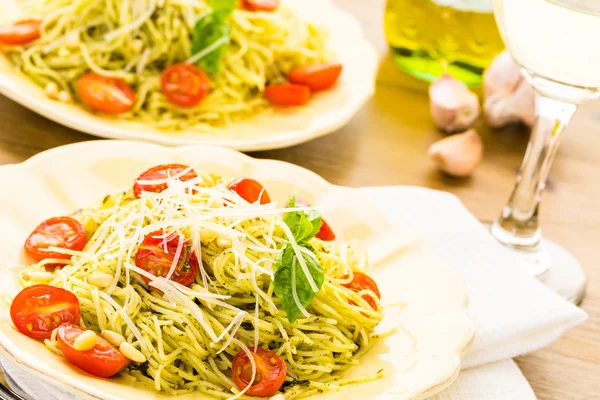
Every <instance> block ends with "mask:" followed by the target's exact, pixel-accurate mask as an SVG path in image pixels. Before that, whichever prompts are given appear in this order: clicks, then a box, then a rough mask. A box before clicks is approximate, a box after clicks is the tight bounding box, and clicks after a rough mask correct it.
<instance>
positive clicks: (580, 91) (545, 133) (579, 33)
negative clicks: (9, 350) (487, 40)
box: [491, 0, 600, 302]
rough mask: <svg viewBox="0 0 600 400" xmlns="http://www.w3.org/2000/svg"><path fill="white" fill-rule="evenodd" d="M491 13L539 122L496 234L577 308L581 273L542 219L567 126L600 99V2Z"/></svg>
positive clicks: (527, 1)
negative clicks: (544, 231) (532, 95)
mask: <svg viewBox="0 0 600 400" xmlns="http://www.w3.org/2000/svg"><path fill="white" fill-rule="evenodd" d="M494 11H495V15H496V20H497V22H498V26H499V29H500V33H501V35H502V38H503V39H504V42H505V44H506V47H507V48H508V51H509V52H510V53H511V54H512V56H513V58H514V59H515V61H516V62H517V63H518V64H519V65H520V66H521V68H522V72H523V74H524V75H525V77H526V78H527V79H528V80H529V81H530V82H531V84H532V85H533V87H534V89H535V90H536V95H537V99H536V115H537V120H536V124H535V126H534V129H533V131H532V134H531V138H530V141H529V145H528V147H527V152H526V154H525V159H524V160H523V164H522V166H521V169H520V171H519V174H518V176H517V183H516V185H515V188H514V189H513V192H512V194H511V196H510V199H509V201H508V203H507V205H506V206H505V207H504V209H503V211H502V213H501V215H500V217H499V218H498V220H497V221H496V222H495V223H494V224H493V225H492V229H491V231H492V234H493V235H494V236H495V237H496V239H498V240H499V241H500V242H501V243H503V244H504V245H506V246H508V247H510V248H512V249H513V250H515V251H518V252H519V254H520V255H521V256H522V258H521V259H522V260H523V265H524V266H525V267H526V268H528V270H529V271H530V272H531V273H532V274H533V275H537V276H542V275H545V276H546V277H548V276H551V277H552V278H551V279H550V281H551V282H548V283H549V284H550V286H561V285H562V287H560V288H558V289H559V290H558V291H559V292H561V294H562V295H564V296H565V297H567V298H570V299H571V300H572V301H574V302H579V301H581V299H582V297H583V294H584V289H585V276H584V275H583V272H582V271H581V267H580V266H579V264H578V263H577V262H576V261H575V259H574V258H572V257H570V256H569V255H568V253H566V251H564V250H563V249H562V248H560V247H558V246H557V245H555V244H553V245H552V246H550V247H549V246H548V243H544V242H543V240H542V235H541V231H540V227H539V221H538V214H539V206H540V198H541V194H542V192H543V190H544V186H545V183H546V178H547V177H548V172H549V170H550V166H551V165H552V161H553V159H554V155H555V154H556V150H557V149H558V146H559V143H560V139H561V137H562V135H563V132H564V129H565V127H566V126H567V125H568V123H569V121H570V120H571V118H572V116H573V114H574V113H575V111H576V110H577V107H578V105H580V104H581V103H583V102H585V101H588V100H590V99H592V98H596V97H600V46H598V45H597V43H596V42H597V40H598V38H600V1H599V0H494ZM549 249H552V251H550V252H549V251H548V250H549ZM557 258H560V259H557ZM565 282H571V284H567V285H565Z"/></svg>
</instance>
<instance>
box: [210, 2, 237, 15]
mask: <svg viewBox="0 0 600 400" xmlns="http://www.w3.org/2000/svg"><path fill="white" fill-rule="evenodd" d="M236 2H237V0H209V1H208V2H207V3H208V5H209V6H210V8H212V10H213V12H215V13H217V14H219V13H221V14H223V18H227V17H228V16H230V15H231V13H232V12H233V10H235V4H236Z"/></svg>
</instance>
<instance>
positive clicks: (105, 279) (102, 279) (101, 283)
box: [88, 272, 113, 287]
mask: <svg viewBox="0 0 600 400" xmlns="http://www.w3.org/2000/svg"><path fill="white" fill-rule="evenodd" d="M112 281H113V276H112V275H109V274H105V273H104V272H93V273H92V274H90V276H89V277H88V283H89V284H90V285H94V286H98V287H108V286H110V284H111V283H112Z"/></svg>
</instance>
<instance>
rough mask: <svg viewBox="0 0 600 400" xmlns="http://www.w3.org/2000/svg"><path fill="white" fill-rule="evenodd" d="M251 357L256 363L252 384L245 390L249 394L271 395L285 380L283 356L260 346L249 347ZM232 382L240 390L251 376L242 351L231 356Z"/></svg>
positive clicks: (245, 385)
mask: <svg viewBox="0 0 600 400" xmlns="http://www.w3.org/2000/svg"><path fill="white" fill-rule="evenodd" d="M250 352H251V353H252V358H253V359H254V362H255V363H256V376H255V377H254V382H252V386H250V388H248V390H247V391H246V394H247V395H250V396H272V395H274V394H275V393H277V391H278V390H279V388H280V387H281V385H282V384H283V381H284V380H285V375H286V373H287V367H286V365H285V361H283V358H281V357H279V356H278V355H277V354H275V353H273V352H271V351H269V350H265V349H262V348H258V349H251V350H250ZM231 375H232V378H233V382H235V384H236V385H237V387H238V388H239V389H240V390H244V389H245V388H246V387H247V386H248V384H249V383H250V380H251V378H252V365H251V364H250V359H249V358H248V355H247V354H246V353H245V352H244V351H240V352H239V353H237V354H236V355H235V357H233V364H232V366H231Z"/></svg>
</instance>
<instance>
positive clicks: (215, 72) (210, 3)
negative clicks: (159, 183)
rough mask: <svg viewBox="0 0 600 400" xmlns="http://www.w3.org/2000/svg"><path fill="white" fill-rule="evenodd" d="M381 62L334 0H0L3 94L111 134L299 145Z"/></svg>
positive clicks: (346, 111)
mask: <svg viewBox="0 0 600 400" xmlns="http://www.w3.org/2000/svg"><path fill="white" fill-rule="evenodd" d="M377 66H378V56H377V53H376V50H375V49H374V47H373V46H372V45H371V44H370V43H369V42H368V41H367V40H366V38H365V37H364V34H363V31H362V28H361V26H360V25H359V23H358V22H357V21H356V20H355V19H354V18H353V17H352V16H350V15H349V14H347V13H346V12H344V11H342V10H340V9H338V8H337V7H336V6H335V5H334V4H333V3H331V1H330V0H281V1H279V0H123V1H121V0H102V1H97V0H77V1H70V0H0V93H2V94H3V95H5V96H7V97H9V98H10V99H12V100H14V101H16V102H18V103H20V104H22V105H24V106H25V107H28V108H30V109H31V110H33V111H35V112H37V113H39V114H41V115H43V116H45V117H47V118H49V119H51V120H54V121H56V122H58V123H60V124H63V125H66V126H68V127H71V128H74V129H77V130H79V131H82V132H86V133H89V134H92V135H96V136H100V137H105V138H113V139H130V140H143V141H149V142H155V143H159V144H163V145H181V144H199V143H201V144H207V145H218V146H223V147H229V148H234V149H236V150H242V151H252V150H266V149H272V148H280V147H285V146H290V145H294V144H298V143H301V142H304V141H307V140H310V139H312V138H315V137H318V136H321V135H324V134H327V133H330V132H332V131H334V130H335V129H338V128H340V127H341V126H343V125H344V124H346V123H347V122H348V121H349V120H350V118H351V117H352V116H353V115H354V114H355V113H356V112H357V111H358V110H359V108H360V107H361V106H362V104H364V102H365V101H366V100H367V99H368V98H369V97H370V96H371V95H372V93H373V92H374V81H375V75H376V72H377Z"/></svg>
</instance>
